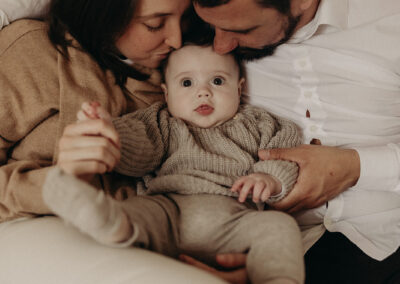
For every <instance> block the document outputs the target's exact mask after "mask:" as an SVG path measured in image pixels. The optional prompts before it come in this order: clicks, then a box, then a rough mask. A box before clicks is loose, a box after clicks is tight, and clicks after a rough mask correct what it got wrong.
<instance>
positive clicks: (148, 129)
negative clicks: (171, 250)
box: [113, 103, 301, 202]
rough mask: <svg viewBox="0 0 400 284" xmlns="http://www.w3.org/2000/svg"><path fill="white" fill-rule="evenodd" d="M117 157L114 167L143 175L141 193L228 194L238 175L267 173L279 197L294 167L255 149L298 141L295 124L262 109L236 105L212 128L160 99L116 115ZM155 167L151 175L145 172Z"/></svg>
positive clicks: (288, 184) (288, 185) (292, 179)
mask: <svg viewBox="0 0 400 284" xmlns="http://www.w3.org/2000/svg"><path fill="white" fill-rule="evenodd" d="M113 123H114V125H115V127H116V129H117V131H118V133H119V134H120V139H121V144H122V150H121V154H122V155H121V156H122V157H121V161H120V163H119V165H117V168H116V171H118V172H120V173H122V174H126V175H130V176H135V177H140V176H145V175H146V174H147V175H146V176H145V177H144V181H145V188H146V194H154V193H160V192H161V193H162V192H177V193H181V194H197V193H210V194H222V195H228V196H234V194H233V193H232V192H231V191H230V190H229V189H230V187H231V186H232V185H233V183H234V182H235V180H236V179H237V178H239V177H241V176H245V175H248V174H251V173H256V172H261V173H267V174H270V175H273V176H274V177H276V178H277V179H279V180H280V181H281V183H282V187H283V191H282V193H281V194H279V195H278V196H275V197H273V198H271V199H270V200H269V202H274V201H277V200H280V199H282V198H283V197H284V196H285V195H286V194H287V193H288V192H289V190H291V189H292V187H293V185H294V183H295V182H296V179H297V172H298V167H297V165H296V164H295V163H293V162H288V161H280V160H277V161H259V160H258V156H257V153H258V150H259V149H265V148H277V147H294V146H297V145H299V144H300V143H301V140H300V135H299V132H298V129H297V126H296V125H295V124H294V123H292V122H290V121H287V120H284V119H281V118H274V117H273V116H272V115H270V114H269V113H268V112H266V111H265V110H263V109H260V108H256V107H253V106H250V105H242V106H241V107H240V109H239V112H238V113H237V114H236V115H235V117H234V118H233V119H231V120H229V121H227V122H225V123H223V124H222V125H219V126H216V127H212V128H199V127H194V126H188V125H187V124H185V123H184V122H183V121H182V120H180V119H177V118H174V117H172V116H171V115H170V114H169V112H168V110H167V108H166V106H165V105H164V104H163V103H155V104H154V105H152V106H151V107H149V108H147V109H143V110H139V111H136V112H134V113H132V114H127V115H125V116H123V117H120V118H116V119H114V120H113ZM154 170H156V172H157V174H156V176H155V175H152V174H150V175H149V173H150V172H152V171H154Z"/></svg>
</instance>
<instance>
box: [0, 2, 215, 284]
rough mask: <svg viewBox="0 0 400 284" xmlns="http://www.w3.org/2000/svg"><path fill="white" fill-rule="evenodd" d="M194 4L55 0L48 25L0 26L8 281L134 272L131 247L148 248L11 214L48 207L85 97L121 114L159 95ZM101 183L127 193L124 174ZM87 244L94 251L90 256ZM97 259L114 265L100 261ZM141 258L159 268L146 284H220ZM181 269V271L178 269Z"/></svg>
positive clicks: (1, 176)
mask: <svg viewBox="0 0 400 284" xmlns="http://www.w3.org/2000/svg"><path fill="white" fill-rule="evenodd" d="M189 5H190V1H189V0H139V1H134V0H86V1H84V0H55V1H52V2H51V5H50V13H49V16H48V20H47V24H46V23H43V22H38V21H31V20H30V21H28V20H24V21H18V22H15V23H13V24H11V25H10V26H8V27H6V28H4V29H3V30H2V31H1V32H0V66H1V68H0V90H1V91H0V120H1V121H2V123H1V124H0V165H1V167H0V196H1V199H0V221H1V222H4V223H3V224H1V225H0V231H1V234H0V236H1V238H0V250H1V251H2V257H1V262H2V261H3V260H5V262H4V263H1V265H0V267H2V268H1V273H0V275H1V276H0V282H1V283H11V282H12V283H22V282H23V281H24V282H30V283H33V282H34V283H47V282H48V283H62V282H61V281H62V280H65V282H68V283H79V282H80V281H87V282H89V283H102V281H104V283H117V280H116V279H118V278H116V277H119V275H121V273H123V274H125V276H124V279H127V280H126V281H127V282H129V281H130V282H132V279H131V278H132V277H137V275H136V276H135V275H128V276H129V277H127V275H126V273H127V272H126V271H127V268H126V265H128V267H129V266H130V267H133V266H137V265H138V262H137V256H136V257H132V255H133V256H135V255H136V254H139V255H140V254H141V253H137V252H136V251H135V254H133V253H132V251H131V250H127V251H126V252H124V253H123V254H124V255H125V257H123V256H122V252H120V251H116V250H112V249H111V250H110V249H107V248H103V247H100V246H97V245H96V244H92V243H91V242H88V241H87V240H86V239H85V238H83V237H82V236H80V235H77V234H76V233H75V232H74V231H72V230H69V229H68V228H64V227H63V226H62V225H61V224H60V223H59V221H57V220H56V219H55V218H53V217H45V218H40V219H30V220H22V221H21V220H18V221H14V222H5V221H8V220H12V219H15V218H18V217H24V216H37V215H46V214H51V211H50V210H49V209H48V208H47V207H46V206H45V204H44V203H43V201H42V196H41V187H42V184H43V180H44V177H45V176H46V173H47V171H48V170H49V169H50V168H51V167H52V165H53V164H54V163H55V162H56V158H57V153H56V151H55V149H56V148H57V143H58V142H57V141H58V139H59V137H60V136H61V135H62V132H63V128H64V126H65V125H67V124H69V123H71V122H73V121H75V120H76V117H75V113H76V111H77V110H78V109H79V107H80V105H81V103H82V102H83V101H87V100H96V101H99V102H100V103H101V104H102V105H103V106H105V107H106V108H107V109H108V111H110V112H111V113H112V115H114V116H118V115H121V114H124V113H126V112H131V111H133V110H136V109H138V108H143V107H146V106H148V105H150V104H151V103H153V102H155V101H157V100H160V99H161V90H160V88H159V85H160V76H159V74H158V72H157V71H155V70H154V68H155V67H157V66H158V65H159V64H160V62H161V60H162V59H164V58H165V57H166V56H167V54H168V53H169V52H170V51H171V50H172V49H176V48H179V47H180V46H181V25H182V20H183V18H184V17H185V13H186V12H187V11H188V8H189ZM90 166H92V165H91V164H90V163H82V167H90ZM95 183H96V186H98V187H99V188H103V189H104V190H105V191H107V192H110V193H112V194H115V193H119V195H123V194H120V193H121V192H123V193H124V192H130V190H127V186H128V183H127V182H126V180H124V179H123V178H122V177H117V176H115V175H113V174H104V175H102V176H99V177H98V179H97V180H96V182H95ZM82 243H86V244H85V246H84V248H85V249H86V250H87V251H88V252H85V253H84V254H82V250H81V249H82V247H81V245H82ZM25 244H26V245H28V246H27V247H26V246H25ZM53 245H54V247H52V246H53ZM31 253H32V254H33V255H29V254H31ZM38 254H40V255H41V257H37V255H38ZM126 254H128V255H126ZM33 257H34V258H33ZM99 257H101V259H102V262H101V263H103V264H107V265H106V267H107V268H105V267H102V266H101V265H100V267H98V266H99V263H98V260H99ZM107 257H109V259H107ZM140 258H141V259H145V258H147V260H148V262H150V263H152V265H151V266H152V270H154V269H156V270H157V271H158V273H157V275H154V274H150V275H149V274H148V273H147V274H146V275H145V276H143V275H141V276H140V277H141V278H140V279H144V281H145V282H146V281H147V282H159V281H161V280H160V277H161V279H163V280H162V281H163V282H164V283H165V282H166V280H165V279H171V281H173V282H174V283H187V281H188V279H189V278H190V279H193V278H195V279H198V280H199V282H198V283H214V282H215V283H218V281H217V280H215V279H214V278H211V276H208V275H204V274H201V273H200V272H196V271H193V270H192V269H189V268H186V267H183V265H181V264H178V263H173V262H172V261H170V260H166V259H164V258H162V257H161V256H160V257H159V256H153V255H152V254H150V253H146V254H145V255H144V256H143V255H142V256H140ZM118 259H124V261H123V263H121V262H118ZM135 259H136V260H135ZM93 262H94V263H95V264H96V263H97V268H96V269H95V270H93V271H92V272H93V273H88V272H90V270H89V269H91V268H94V267H96V265H93ZM111 264H113V265H114V266H112V265H111ZM122 264H123V265H122ZM140 265H145V262H144V263H143V262H139V266H140ZM175 266H176V269H175V268H174V267H175ZM21 267H23V268H24V270H25V269H28V270H25V271H24V272H25V273H24V275H28V277H29V278H28V279H26V278H25V277H26V276H23V275H22V274H21V273H19V272H18V271H19V269H17V268H21ZM177 269H179V271H182V273H181V272H180V273H179V275H178V274H176V273H175V272H176V271H177ZM185 271H186V272H185ZM106 272H107V273H106ZM30 273H34V276H35V277H34V279H32V278H31V277H32V274H30ZM60 273H62V275H60ZM193 273H194V274H193ZM136 274H137V273H136ZM193 275H197V276H193ZM172 276H173V277H172ZM156 277H158V278H156ZM83 279H85V280H83ZM150 279H151V280H150ZM157 279H158V280H157ZM210 281H211V282H210ZM118 283H119V281H118Z"/></svg>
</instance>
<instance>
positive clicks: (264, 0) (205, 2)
mask: <svg viewBox="0 0 400 284" xmlns="http://www.w3.org/2000/svg"><path fill="white" fill-rule="evenodd" d="M192 1H193V3H195V4H198V5H200V6H201V7H209V8H211V7H217V6H221V5H225V4H228V3H229V2H230V1H231V0H192ZM254 1H255V2H256V3H257V4H259V5H260V6H262V7H266V8H275V9H276V10H278V11H279V12H280V13H282V14H287V13H288V12H289V11H290V2H291V1H290V0H254Z"/></svg>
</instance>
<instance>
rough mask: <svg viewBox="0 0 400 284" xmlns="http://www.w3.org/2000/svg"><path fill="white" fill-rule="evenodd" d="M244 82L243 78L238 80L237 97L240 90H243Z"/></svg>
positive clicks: (240, 92)
mask: <svg viewBox="0 0 400 284" xmlns="http://www.w3.org/2000/svg"><path fill="white" fill-rule="evenodd" d="M245 81H246V79H245V78H244V77H242V78H240V80H239V84H238V93H239V97H240V96H241V95H242V90H243V88H244V84H245Z"/></svg>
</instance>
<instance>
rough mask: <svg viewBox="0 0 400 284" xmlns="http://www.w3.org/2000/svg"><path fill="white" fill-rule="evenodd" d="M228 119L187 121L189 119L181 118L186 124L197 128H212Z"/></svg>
mask: <svg viewBox="0 0 400 284" xmlns="http://www.w3.org/2000/svg"><path fill="white" fill-rule="evenodd" d="M228 120H229V119H227V120H222V121H210V122H201V121H189V120H183V121H184V122H185V123H186V124H187V125H190V126H193V127H197V128H204V129H207V128H213V127H216V126H220V125H221V124H224V123H225V122H227V121H228Z"/></svg>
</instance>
